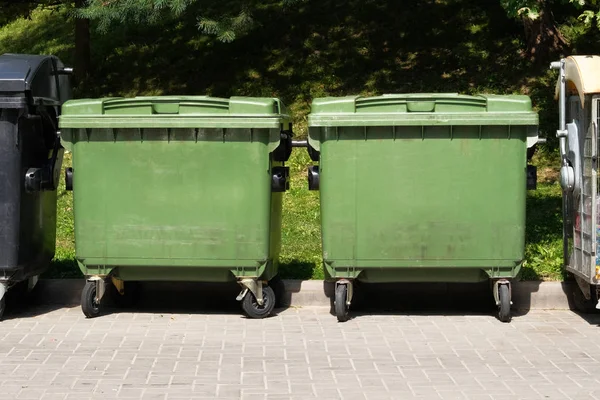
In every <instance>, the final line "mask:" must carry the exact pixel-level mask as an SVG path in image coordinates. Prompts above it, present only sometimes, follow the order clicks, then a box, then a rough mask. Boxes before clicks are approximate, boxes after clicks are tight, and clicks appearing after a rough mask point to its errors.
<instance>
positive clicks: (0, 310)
mask: <svg viewBox="0 0 600 400" xmlns="http://www.w3.org/2000/svg"><path fill="white" fill-rule="evenodd" d="M4 310H6V293H4V297H2V300H0V321H2V318H3V317H4Z"/></svg>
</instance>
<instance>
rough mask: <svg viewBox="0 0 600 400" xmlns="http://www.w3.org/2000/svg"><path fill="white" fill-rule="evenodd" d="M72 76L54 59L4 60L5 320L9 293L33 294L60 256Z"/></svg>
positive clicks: (1, 196) (1, 244) (1, 278)
mask: <svg viewBox="0 0 600 400" xmlns="http://www.w3.org/2000/svg"><path fill="white" fill-rule="evenodd" d="M69 73H70V69H67V68H65V66H64V65H63V64H62V62H61V61H60V60H59V59H58V58H56V57H54V56H37V55H23V54H4V55H2V56H0V317H1V316H2V314H3V313H4V308H5V303H6V298H5V294H6V293H7V291H8V290H9V289H10V288H12V287H14V286H20V287H22V288H24V289H25V290H28V289H31V288H32V287H33V285H35V283H36V282H37V277H38V276H39V275H40V274H41V273H42V272H44V270H45V269H46V268H47V267H48V265H49V264H50V261H51V260H52V258H53V257H54V250H55V242H56V188H57V186H58V180H59V176H60V168H61V164H62V157H63V151H64V150H63V148H62V147H61V145H60V139H59V133H58V128H57V123H58V116H59V114H60V108H61V105H62V103H63V102H64V101H66V100H68V99H69V98H70V97H71V91H70V85H69V80H68V76H67V75H68V74H69Z"/></svg>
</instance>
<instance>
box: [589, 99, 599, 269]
mask: <svg viewBox="0 0 600 400" xmlns="http://www.w3.org/2000/svg"><path fill="white" fill-rule="evenodd" d="M599 129H600V96H595V97H594V98H593V99H592V126H591V131H592V140H593V141H594V143H595V146H594V150H595V154H594V159H593V165H592V174H593V177H594V183H595V185H596V186H595V190H594V193H595V195H596V197H595V198H594V200H593V204H594V205H595V207H594V221H595V222H596V224H595V226H594V228H595V229H594V234H595V237H594V243H595V244H596V262H595V265H596V266H600V241H599V239H600V220H599V218H600V209H599V208H600V195H599V193H598V189H599V188H600V184H599V182H598V153H599V151H598V150H599V147H600V141H599V140H598V133H599V132H598V130H599ZM595 272H596V268H593V270H592V272H591V274H592V277H595V275H596V273H595Z"/></svg>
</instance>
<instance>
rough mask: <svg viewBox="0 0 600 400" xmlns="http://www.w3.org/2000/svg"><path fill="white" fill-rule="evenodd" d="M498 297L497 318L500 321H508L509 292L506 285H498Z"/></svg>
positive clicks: (509, 317) (509, 316)
mask: <svg viewBox="0 0 600 400" xmlns="http://www.w3.org/2000/svg"><path fill="white" fill-rule="evenodd" d="M498 298H499V299H500V305H499V306H498V319H499V320H500V321H502V322H510V319H511V315H510V293H509V290H508V285H498Z"/></svg>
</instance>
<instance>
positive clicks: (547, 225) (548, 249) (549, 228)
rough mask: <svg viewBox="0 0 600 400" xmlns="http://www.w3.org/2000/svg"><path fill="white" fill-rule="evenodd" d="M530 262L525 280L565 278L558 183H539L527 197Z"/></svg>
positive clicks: (560, 200) (528, 257) (524, 276)
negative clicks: (536, 188)
mask: <svg viewBox="0 0 600 400" xmlns="http://www.w3.org/2000/svg"><path fill="white" fill-rule="evenodd" d="M526 212H527V217H526V218H527V223H526V232H525V259H526V263H525V265H524V266H523V269H522V271H521V279H523V280H543V279H553V280H557V279H559V280H560V279H564V278H565V276H564V271H563V268H562V263H563V254H562V252H563V249H562V229H563V228H562V197H561V192H560V188H559V187H558V186H557V184H550V185H539V186H538V190H536V191H530V192H529V193H528V196H527V210H526Z"/></svg>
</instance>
